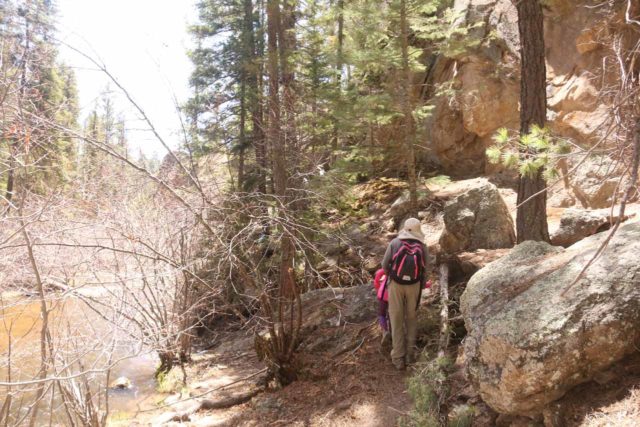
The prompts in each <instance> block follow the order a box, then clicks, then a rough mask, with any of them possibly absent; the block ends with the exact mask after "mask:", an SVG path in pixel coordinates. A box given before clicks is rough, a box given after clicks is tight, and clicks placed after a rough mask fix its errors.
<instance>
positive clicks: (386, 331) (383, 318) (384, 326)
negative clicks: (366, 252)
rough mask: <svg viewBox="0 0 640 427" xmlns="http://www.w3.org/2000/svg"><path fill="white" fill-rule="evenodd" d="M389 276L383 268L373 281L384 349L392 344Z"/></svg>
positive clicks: (377, 272)
mask: <svg viewBox="0 0 640 427" xmlns="http://www.w3.org/2000/svg"><path fill="white" fill-rule="evenodd" d="M387 278H388V276H387V274H386V273H385V272H384V270H383V269H382V268H381V269H379V270H378V271H376V274H375V277H374V279H373V287H374V288H375V289H376V295H377V297H378V325H380V330H381V331H382V341H381V342H380V344H381V346H382V347H386V346H387V345H388V344H389V343H390V342H391V330H390V325H389V282H388V280H387Z"/></svg>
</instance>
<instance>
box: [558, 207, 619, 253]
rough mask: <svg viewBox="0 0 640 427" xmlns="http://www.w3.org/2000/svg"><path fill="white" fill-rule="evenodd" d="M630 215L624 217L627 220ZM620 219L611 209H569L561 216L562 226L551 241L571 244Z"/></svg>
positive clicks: (608, 226) (565, 245) (606, 227)
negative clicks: (612, 213)
mask: <svg viewBox="0 0 640 427" xmlns="http://www.w3.org/2000/svg"><path fill="white" fill-rule="evenodd" d="M628 218H629V217H628V216H626V215H625V217H624V218H622V220H623V221H626V220H627V219H628ZM617 220H618V215H614V216H611V210H609V209H599V210H593V211H592V210H584V209H567V210H566V211H564V212H563V213H562V217H561V218H560V228H559V229H558V230H556V231H555V232H554V233H553V234H552V236H551V243H553V244H554V245H558V246H564V247H565V248H566V247H567V246H571V245H573V244H574V243H576V242H578V241H580V240H582V239H584V238H585V237H588V236H591V235H593V234H596V233H598V232H600V231H604V230H608V229H609V228H610V227H611V225H612V224H614V223H615V222H616V221H617Z"/></svg>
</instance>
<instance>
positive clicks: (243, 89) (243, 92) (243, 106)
mask: <svg viewBox="0 0 640 427" xmlns="http://www.w3.org/2000/svg"><path fill="white" fill-rule="evenodd" d="M243 68H244V67H243ZM246 75H247V73H246V71H244V70H243V71H242V76H241V80H242V81H241V82H240V124H239V127H240V129H239V130H240V134H239V138H238V191H243V188H244V151H245V140H246V130H245V128H246V126H245V123H246V121H247V102H246V96H247V84H246Z"/></svg>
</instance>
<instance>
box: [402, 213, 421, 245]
mask: <svg viewBox="0 0 640 427" xmlns="http://www.w3.org/2000/svg"><path fill="white" fill-rule="evenodd" d="M398 239H414V240H419V241H420V242H423V243H424V233H423V232H422V224H421V223H420V220H419V219H417V218H409V219H407V220H406V221H405V222H404V225H403V227H402V230H401V231H400V233H398Z"/></svg>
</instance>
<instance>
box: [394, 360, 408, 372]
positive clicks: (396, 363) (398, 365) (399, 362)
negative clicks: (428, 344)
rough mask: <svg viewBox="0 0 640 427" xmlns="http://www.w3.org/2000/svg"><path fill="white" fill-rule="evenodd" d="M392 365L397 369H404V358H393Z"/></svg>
mask: <svg viewBox="0 0 640 427" xmlns="http://www.w3.org/2000/svg"><path fill="white" fill-rule="evenodd" d="M393 366H395V367H396V369H397V370H398V371H404V369H405V368H406V366H405V364H404V359H396V360H393Z"/></svg>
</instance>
